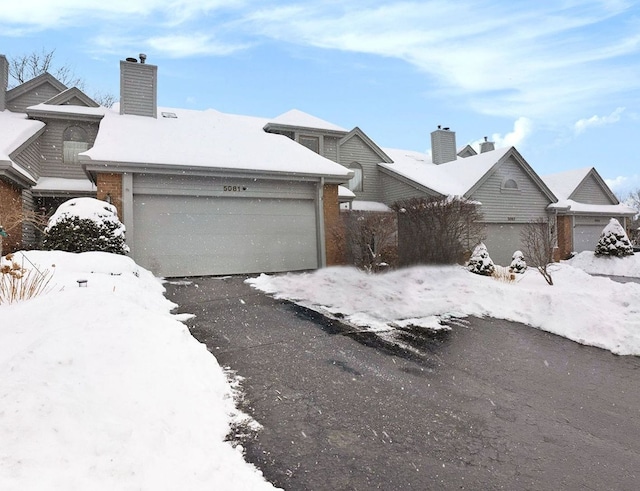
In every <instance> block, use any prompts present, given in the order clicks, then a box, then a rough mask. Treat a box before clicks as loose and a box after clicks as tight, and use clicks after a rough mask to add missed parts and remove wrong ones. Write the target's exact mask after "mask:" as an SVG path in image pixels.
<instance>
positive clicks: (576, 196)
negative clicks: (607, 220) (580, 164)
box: [571, 176, 615, 205]
mask: <svg viewBox="0 0 640 491" xmlns="http://www.w3.org/2000/svg"><path fill="white" fill-rule="evenodd" d="M571 199H573V200H575V201H578V202H579V203H588V204H591V205H613V204H615V203H614V202H612V201H611V199H609V197H608V196H607V195H606V194H605V192H604V191H603V190H602V188H601V187H600V186H599V185H598V183H597V182H596V180H595V179H594V178H593V176H588V177H587V179H586V180H585V181H584V182H583V183H582V184H580V186H578V188H577V189H576V190H575V192H574V193H573V194H572V195H571Z"/></svg>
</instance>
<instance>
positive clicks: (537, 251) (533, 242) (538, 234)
mask: <svg viewBox="0 0 640 491" xmlns="http://www.w3.org/2000/svg"><path fill="white" fill-rule="evenodd" d="M549 225H550V224H549V221H548V220H547V219H546V218H537V219H536V220H533V221H531V222H529V223H527V224H526V225H525V227H524V230H523V231H522V234H521V239H522V244H523V245H524V249H525V253H526V257H527V259H528V261H529V264H530V265H533V266H535V268H536V269H537V270H538V271H539V272H540V274H541V275H542V276H543V277H544V279H545V281H546V282H547V283H548V284H549V285H553V278H551V274H550V273H549V264H551V263H552V262H553V249H554V247H555V244H556V237H555V230H554V228H553V227H550V226H549Z"/></svg>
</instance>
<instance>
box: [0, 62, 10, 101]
mask: <svg viewBox="0 0 640 491" xmlns="http://www.w3.org/2000/svg"><path fill="white" fill-rule="evenodd" d="M8 85H9V62H8V61H7V57H6V56H5V55H0V111H4V110H5V109H6V108H7V86H8Z"/></svg>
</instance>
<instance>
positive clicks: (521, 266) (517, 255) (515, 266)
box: [509, 251, 527, 273]
mask: <svg viewBox="0 0 640 491" xmlns="http://www.w3.org/2000/svg"><path fill="white" fill-rule="evenodd" d="M526 270H527V263H526V262H525V260H524V254H522V251H516V252H514V253H513V256H511V265H510V266H509V271H510V272H511V273H524V272H525V271H526Z"/></svg>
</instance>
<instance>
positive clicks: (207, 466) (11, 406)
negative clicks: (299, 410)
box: [0, 251, 273, 491]
mask: <svg viewBox="0 0 640 491" xmlns="http://www.w3.org/2000/svg"><path fill="white" fill-rule="evenodd" d="M26 256H27V257H28V258H29V259H30V260H31V261H33V262H34V263H36V264H37V265H38V267H39V268H42V269H49V270H50V271H53V272H54V275H53V278H52V280H51V282H50V284H49V287H50V288H49V292H48V293H46V294H44V295H42V296H39V297H37V298H34V299H31V300H28V301H24V302H21V303H16V304H11V305H0V489H2V490H20V491H24V490H42V489H65V490H89V489H90V490H102V489H104V490H113V489H118V490H134V489H135V490H138V489H145V490H146V489H153V490H176V489H185V490H211V489H216V490H221V489H226V490H238V489H250V490H254V489H273V486H271V485H270V484H269V483H267V482H266V481H265V480H264V478H263V477H262V475H261V474H260V473H259V471H257V470H256V469H255V468H254V467H252V466H250V465H249V464H247V463H246V462H245V461H244V460H243V457H242V453H241V449H239V448H233V447H232V446H231V445H230V444H229V443H227V442H224V439H225V436H226V435H227V434H228V433H229V430H230V425H231V424H232V423H233V422H234V421H238V419H239V418H242V415H241V414H239V413H238V412H237V410H236V408H235V403H234V401H233V395H232V392H233V391H232V388H231V386H230V383H229V381H228V379H227V377H226V375H225V373H224V371H223V370H222V368H221V367H220V366H219V365H218V363H217V361H216V359H215V358H214V357H213V355H211V354H210V353H209V352H208V351H207V349H206V348H205V346H204V345H202V344H200V343H199V342H197V341H196V340H195V339H194V338H193V337H192V336H191V334H190V333H189V331H188V329H187V328H186V327H185V326H184V325H183V324H182V323H181V322H180V321H179V320H180V319H179V317H177V316H174V315H171V314H170V311H171V309H172V308H173V307H174V305H173V304H172V303H171V302H169V301H168V300H166V299H165V298H164V297H163V290H164V288H163V286H162V285H161V283H160V282H159V281H158V280H157V279H156V278H154V277H153V276H152V275H151V273H149V272H148V271H146V270H144V269H142V268H140V267H138V266H137V265H136V264H135V263H134V262H133V261H132V260H131V259H129V258H127V257H123V256H117V255H111V254H106V253H100V252H90V253H83V254H71V253H65V252H40V251H32V252H29V253H26ZM16 257H17V259H18V260H19V261H21V259H20V254H18V255H17V256H16ZM25 265H28V263H25ZM54 265H55V266H54ZM79 279H86V280H87V281H88V284H87V287H86V288H80V287H79V286H78V283H77V280H79Z"/></svg>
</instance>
